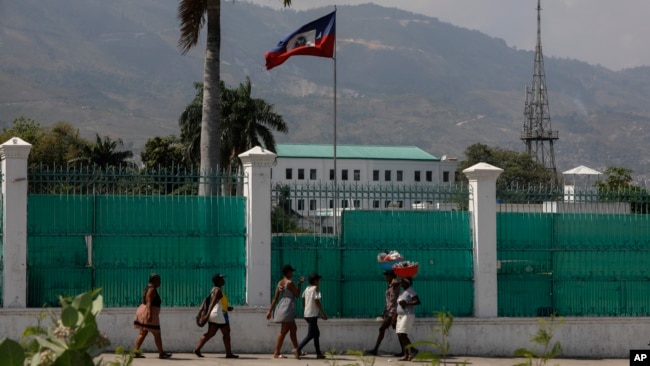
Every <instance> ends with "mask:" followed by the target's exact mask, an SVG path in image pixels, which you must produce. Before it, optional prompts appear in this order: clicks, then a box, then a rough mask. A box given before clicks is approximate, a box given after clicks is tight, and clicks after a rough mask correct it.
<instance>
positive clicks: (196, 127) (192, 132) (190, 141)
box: [178, 83, 203, 167]
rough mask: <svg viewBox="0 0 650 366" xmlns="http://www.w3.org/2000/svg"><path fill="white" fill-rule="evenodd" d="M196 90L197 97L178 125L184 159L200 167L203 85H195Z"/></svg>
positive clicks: (180, 118) (187, 108) (188, 106)
mask: <svg viewBox="0 0 650 366" xmlns="http://www.w3.org/2000/svg"><path fill="white" fill-rule="evenodd" d="M194 89H196V95H195V96H194V99H192V102H190V104H188V105H187V107H185V110H184V111H183V113H181V116H180V117H179V118H178V125H179V127H180V130H181V137H180V141H181V144H182V145H183V158H184V159H185V161H187V162H188V163H190V164H191V165H196V166H197V167H198V166H199V165H198V163H199V160H200V158H201V152H200V150H199V145H200V142H201V119H202V109H203V83H194Z"/></svg>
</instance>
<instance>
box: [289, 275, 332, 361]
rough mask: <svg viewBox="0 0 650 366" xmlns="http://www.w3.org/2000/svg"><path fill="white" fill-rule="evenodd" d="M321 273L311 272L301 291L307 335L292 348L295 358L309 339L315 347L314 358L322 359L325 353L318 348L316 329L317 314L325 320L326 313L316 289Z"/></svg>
mask: <svg viewBox="0 0 650 366" xmlns="http://www.w3.org/2000/svg"><path fill="white" fill-rule="evenodd" d="M320 279H321V275H319V274H318V273H312V274H310V275H309V279H308V280H309V286H308V287H307V288H306V289H305V292H303V293H302V306H303V308H304V309H305V320H306V321H307V324H308V325H309V327H308V328H307V335H306V336H305V338H304V339H303V340H302V342H300V345H298V348H297V349H294V350H293V354H294V355H295V356H296V358H298V359H299V358H300V356H301V355H302V349H303V347H305V346H306V345H307V343H309V341H311V340H312V339H313V340H314V348H315V349H316V358H318V359H323V358H325V355H324V354H323V353H322V352H321V350H320V330H319V329H318V316H319V315H320V316H321V317H322V318H323V320H327V315H325V311H324V310H323V305H322V304H321V302H320V299H321V294H320V290H318V285H319V284H320Z"/></svg>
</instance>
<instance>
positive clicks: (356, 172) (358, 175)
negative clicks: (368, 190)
mask: <svg viewBox="0 0 650 366" xmlns="http://www.w3.org/2000/svg"><path fill="white" fill-rule="evenodd" d="M354 180H361V170H359V169H355V170H354Z"/></svg>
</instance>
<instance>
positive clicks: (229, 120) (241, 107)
mask: <svg viewBox="0 0 650 366" xmlns="http://www.w3.org/2000/svg"><path fill="white" fill-rule="evenodd" d="M219 86H220V88H219V90H220V94H219V95H220V103H221V125H220V129H221V140H220V141H221V161H220V162H219V164H220V166H222V167H224V168H225V169H226V171H229V172H232V171H235V170H236V169H238V168H239V166H240V162H239V157H238V155H239V154H241V153H243V152H245V151H247V150H249V149H251V148H253V147H255V146H262V147H264V148H266V149H268V150H270V151H275V136H274V135H273V131H277V132H282V133H287V132H288V130H289V128H288V126H287V124H286V123H285V122H284V120H283V119H282V116H280V115H279V114H277V113H275V112H274V111H273V106H272V105H270V104H268V103H266V102H265V101H264V100H263V99H258V98H252V97H251V93H252V85H251V81H250V78H248V77H247V78H246V81H245V83H241V84H239V86H238V87H237V88H229V87H227V86H226V84H225V83H224V82H223V81H221V82H220V84H219ZM194 88H195V89H196V95H195V96H194V99H192V101H191V102H190V104H188V105H187V106H186V107H185V110H184V111H183V113H181V116H180V117H179V119H178V124H179V126H180V129H181V137H180V141H181V144H182V145H183V156H184V157H185V159H186V161H188V162H191V164H195V165H196V164H198V160H199V158H200V150H199V146H200V145H199V143H200V140H201V120H202V111H203V84H202V83H194Z"/></svg>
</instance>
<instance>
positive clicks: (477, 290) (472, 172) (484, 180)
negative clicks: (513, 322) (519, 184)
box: [463, 163, 503, 318]
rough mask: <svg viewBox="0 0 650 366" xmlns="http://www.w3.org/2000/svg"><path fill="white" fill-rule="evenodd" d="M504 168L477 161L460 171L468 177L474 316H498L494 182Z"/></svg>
mask: <svg viewBox="0 0 650 366" xmlns="http://www.w3.org/2000/svg"><path fill="white" fill-rule="evenodd" d="M502 172H503V169H501V168H497V167H495V166H492V165H490V164H486V163H478V164H476V165H473V166H471V167H469V168H467V169H465V170H463V173H465V175H466V176H467V179H469V185H470V198H469V211H470V214H471V224H472V239H473V242H474V316H475V317H477V318H492V317H497V315H498V311H499V307H498V296H497V217H496V209H497V207H496V182H497V178H498V177H499V175H500V174H501V173H502Z"/></svg>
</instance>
